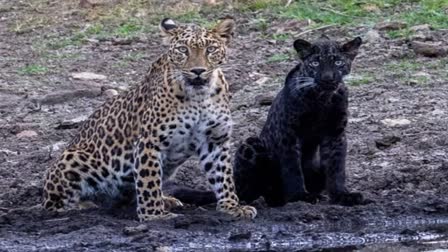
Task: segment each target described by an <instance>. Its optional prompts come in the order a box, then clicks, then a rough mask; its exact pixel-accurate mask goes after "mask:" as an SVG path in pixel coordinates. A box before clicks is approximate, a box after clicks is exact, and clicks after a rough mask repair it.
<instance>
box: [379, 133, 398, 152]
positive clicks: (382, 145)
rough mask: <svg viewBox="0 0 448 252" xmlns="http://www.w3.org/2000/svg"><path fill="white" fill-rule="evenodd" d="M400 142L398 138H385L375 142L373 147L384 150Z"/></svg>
mask: <svg viewBox="0 0 448 252" xmlns="http://www.w3.org/2000/svg"><path fill="white" fill-rule="evenodd" d="M400 140H401V138H400V137H398V136H385V137H383V138H381V139H376V140H375V145H376V147H377V148H378V149H380V150H385V149H387V148H389V147H390V146H392V145H394V144H395V143H397V142H399V141H400Z"/></svg>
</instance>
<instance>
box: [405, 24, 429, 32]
mask: <svg viewBox="0 0 448 252" xmlns="http://www.w3.org/2000/svg"><path fill="white" fill-rule="evenodd" d="M409 29H410V30H411V31H413V32H426V31H430V30H431V26H430V25H429V24H422V25H416V26H412V27H411V28H409Z"/></svg>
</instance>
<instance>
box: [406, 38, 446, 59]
mask: <svg viewBox="0 0 448 252" xmlns="http://www.w3.org/2000/svg"><path fill="white" fill-rule="evenodd" d="M411 47H412V49H413V50H414V52H415V53H416V54H419V55H423V56H425V57H443V56H446V55H447V54H448V46H442V45H441V43H427V42H420V41H412V42H411Z"/></svg>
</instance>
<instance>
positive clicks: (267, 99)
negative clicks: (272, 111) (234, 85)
mask: <svg viewBox="0 0 448 252" xmlns="http://www.w3.org/2000/svg"><path fill="white" fill-rule="evenodd" d="M255 100H257V101H258V104H259V105H260V106H270V105H271V104H272V102H273V101H274V96H272V95H259V96H257V97H255Z"/></svg>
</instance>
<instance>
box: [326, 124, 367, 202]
mask: <svg viewBox="0 0 448 252" xmlns="http://www.w3.org/2000/svg"><path fill="white" fill-rule="evenodd" d="M320 152H321V153H320V158H321V164H322V166H323V168H324V169H325V171H326V175H327V176H326V179H327V180H326V189H327V191H328V194H329V196H330V199H331V202H332V203H336V204H341V205H346V206H352V205H358V204H362V203H363V202H364V199H363V196H362V194H361V193H357V192H350V191H349V190H348V189H347V187H346V185H345V181H346V175H345V158H346V153H347V140H346V137H345V133H344V132H342V133H340V134H338V135H335V136H327V137H325V138H324V140H323V141H322V143H321V146H320Z"/></svg>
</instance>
